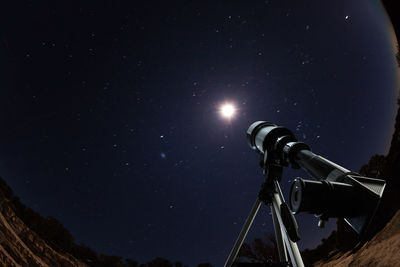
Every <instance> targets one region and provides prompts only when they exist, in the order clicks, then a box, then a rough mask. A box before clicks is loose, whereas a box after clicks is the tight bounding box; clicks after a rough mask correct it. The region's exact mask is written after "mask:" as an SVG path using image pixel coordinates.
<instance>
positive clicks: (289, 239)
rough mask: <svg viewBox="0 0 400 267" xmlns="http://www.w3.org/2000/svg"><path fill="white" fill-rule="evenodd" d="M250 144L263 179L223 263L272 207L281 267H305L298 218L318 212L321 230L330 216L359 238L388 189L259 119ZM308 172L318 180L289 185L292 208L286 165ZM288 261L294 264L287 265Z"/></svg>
mask: <svg viewBox="0 0 400 267" xmlns="http://www.w3.org/2000/svg"><path fill="white" fill-rule="evenodd" d="M247 141H248V144H249V146H250V147H251V148H252V149H253V150H255V151H256V152H257V153H258V154H259V155H260V167H261V168H262V169H263V175H264V177H265V181H264V183H263V184H262V186H261V190H260V192H259V194H258V196H257V199H256V201H255V203H254V205H253V208H252V209H251V211H250V214H249V216H248V218H247V219H246V221H245V223H244V226H243V228H242V230H241V232H240V234H239V237H238V238H237V240H236V243H235V245H234V247H233V249H232V251H231V253H230V255H229V257H228V259H227V261H226V263H225V267H231V266H232V265H233V263H234V261H235V259H236V257H237V254H238V252H239V249H240V247H241V245H242V243H243V241H244V239H245V238H246V235H247V232H248V231H249V229H250V227H251V224H252V222H253V220H254V218H255V216H256V215H257V212H258V210H259V208H260V207H261V204H262V203H264V204H266V205H268V206H270V208H271V215H272V219H273V225H274V231H275V236H276V245H277V249H278V254H279V260H280V264H282V265H283V266H300V267H301V266H304V264H303V261H302V258H301V255H300V252H299V249H298V247H297V244H296V242H297V241H299V240H300V235H299V231H298V225H297V222H296V220H295V217H294V214H298V213H308V214H314V215H315V216H316V217H317V218H318V219H319V222H318V226H319V227H324V225H325V223H326V222H327V221H328V219H329V218H344V220H345V221H346V222H347V223H348V224H349V225H350V226H351V227H352V228H353V229H354V230H355V231H356V232H357V233H358V234H360V235H362V234H363V233H364V232H365V231H366V229H367V227H368V225H369V223H370V222H371V220H372V218H373V216H374V214H375V212H376V210H377V208H378V206H379V202H380V199H381V197H382V194H383V191H384V189H385V184H386V183H385V181H384V180H381V179H375V178H369V177H364V176H361V175H360V174H358V173H355V172H352V171H350V170H348V169H346V168H343V167H342V166H339V165H338V164H336V163H333V162H331V161H329V160H328V159H325V158H323V157H321V156H319V155H317V154H314V153H313V152H312V151H311V147H310V146H309V145H307V144H306V143H304V142H299V141H298V140H297V138H296V137H295V135H294V134H293V133H292V132H291V131H290V130H289V129H287V128H285V127H282V126H277V125H276V124H273V123H270V122H266V121H257V122H255V123H253V124H251V125H250V127H249V128H248V130H247ZM288 166H291V167H292V168H294V169H300V168H301V169H303V170H305V171H306V172H307V173H308V174H309V175H310V176H311V177H312V178H314V180H306V179H302V178H296V179H295V180H294V182H293V183H292V185H291V188H290V193H289V202H288V203H289V204H287V203H286V202H285V199H284V197H283V194H282V191H281V189H280V186H279V182H280V181H281V179H282V172H283V167H288ZM289 259H290V261H289Z"/></svg>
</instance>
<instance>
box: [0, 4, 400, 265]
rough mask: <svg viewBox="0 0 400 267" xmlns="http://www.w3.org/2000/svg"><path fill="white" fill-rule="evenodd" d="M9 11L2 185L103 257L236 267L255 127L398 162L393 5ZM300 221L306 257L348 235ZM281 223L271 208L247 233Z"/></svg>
mask: <svg viewBox="0 0 400 267" xmlns="http://www.w3.org/2000/svg"><path fill="white" fill-rule="evenodd" d="M14 2H18V3H14ZM1 11H2V14H3V15H2V16H1V24H0V37H1V42H2V43H1V49H0V70H1V72H0V77H1V79H0V127H1V129H0V175H1V176H2V177H3V178H4V179H5V180H6V182H7V183H8V184H9V185H10V186H11V187H12V188H13V190H14V191H15V193H16V194H17V195H18V196H20V197H21V199H22V202H23V203H25V204H26V205H27V206H29V207H31V208H32V209H34V210H36V211H38V212H39V213H40V214H42V215H43V216H53V217H55V218H57V219H58V220H60V222H62V223H63V224H64V225H65V227H66V228H67V229H69V230H70V231H71V233H72V234H73V236H74V238H75V240H76V241H77V242H78V243H80V242H82V243H84V244H86V245H88V246H89V247H91V248H93V249H94V250H95V251H97V252H99V253H100V252H102V253H107V254H115V255H120V256H123V257H127V258H132V259H135V260H138V261H140V262H144V261H148V260H151V259H153V258H155V257H157V256H161V257H164V258H167V259H169V260H171V261H175V260H179V261H182V262H183V263H185V264H190V265H191V266H195V265H196V264H198V263H201V262H210V263H212V264H213V265H215V266H222V265H223V263H224V262H225V259H226V257H227V256H228V254H229V252H230V250H231V248H232V246H233V244H234V241H235V240H236V237H237V235H238V233H239V231H240V229H241V226H242V224H243V222H244V220H245V218H246V217H247V215H248V212H249V211H250V208H251V206H252V203H253V202H254V200H255V198H256V196H257V193H258V190H259V187H260V184H261V183H262V181H263V176H262V171H261V169H259V167H258V155H257V154H256V153H255V152H254V151H252V150H251V149H250V148H249V147H248V145H247V141H246V137H245V132H246V130H247V128H248V126H249V125H250V124H251V123H253V122H254V121H257V120H267V121H271V122H274V123H276V124H279V125H284V126H286V127H288V128H289V129H291V130H293V131H294V132H295V134H296V136H297V137H298V138H299V139H300V140H302V141H304V142H307V143H308V144H309V145H310V146H311V147H312V148H313V151H314V152H315V153H317V154H320V155H322V156H324V157H326V158H328V159H330V160H332V161H334V162H336V163H338V164H340V165H342V166H343V167H346V168H348V169H351V170H353V171H358V170H359V169H360V167H361V165H362V164H365V163H367V162H368V160H369V158H370V157H371V156H372V155H373V154H376V153H380V154H383V153H386V152H387V149H388V146H389V143H390V138H391V134H392V132H393V125H394V116H395V110H396V99H397V93H398V92H397V89H398V88H399V80H398V69H397V67H396V62H395V56H394V55H395V37H394V34H393V31H392V28H391V26H390V23H389V21H388V19H387V17H386V15H385V13H384V11H383V9H382V7H381V5H380V4H378V2H377V1H373V0H371V1H365V0H354V1H345V0H341V1H318V0H315V1H286V0H284V1H282V0H280V1H231V2H222V1H197V2H195V1H186V2H183V1H182V2H179V1H141V2H136V1H126V2H125V1H124V2H122V1H107V2H106V1H76V2H75V3H72V1H7V2H4V3H3V4H2V8H1ZM223 103H232V104H233V105H234V106H235V114H234V116H233V117H232V118H231V119H224V118H223V117H222V116H221V114H220V111H219V109H220V107H221V105H222V104H223ZM296 176H301V177H303V178H308V176H307V175H306V174H305V173H304V172H302V171H294V170H289V169H285V170H284V179H283V180H282V186H283V189H284V191H285V192H287V190H288V188H289V185H290V181H292V180H293V178H295V177H296ZM286 196H287V194H286ZM297 218H298V223H299V226H300V234H301V236H302V240H301V241H300V242H299V243H298V244H299V247H300V249H304V248H306V247H314V246H315V245H317V244H318V242H319V241H320V240H321V238H322V237H324V236H326V235H327V234H329V233H330V232H331V230H332V229H333V227H334V226H335V221H334V220H331V221H330V223H329V224H328V226H327V228H326V229H324V230H321V229H318V228H317V220H316V219H315V218H314V217H313V216H312V215H301V216H297ZM271 226H272V222H271V217H270V215H269V209H267V208H264V209H263V210H262V211H261V212H260V213H259V216H258V218H257V220H256V221H255V225H254V227H253V228H252V230H251V232H250V234H249V239H248V240H251V239H252V238H255V237H260V236H262V235H263V234H264V233H267V232H272V231H273V229H272V227H271Z"/></svg>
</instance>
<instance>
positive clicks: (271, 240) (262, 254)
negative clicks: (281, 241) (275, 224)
mask: <svg viewBox="0 0 400 267" xmlns="http://www.w3.org/2000/svg"><path fill="white" fill-rule="evenodd" d="M243 260H245V261H250V262H253V263H258V262H267V261H278V260H279V258H278V250H277V248H276V240H275V236H274V235H272V234H266V235H265V237H264V238H256V239H254V240H253V241H252V242H251V243H250V244H247V243H244V244H243V245H242V247H241V248H240V250H239V253H238V261H243Z"/></svg>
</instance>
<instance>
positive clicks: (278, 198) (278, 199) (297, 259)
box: [271, 181, 304, 267]
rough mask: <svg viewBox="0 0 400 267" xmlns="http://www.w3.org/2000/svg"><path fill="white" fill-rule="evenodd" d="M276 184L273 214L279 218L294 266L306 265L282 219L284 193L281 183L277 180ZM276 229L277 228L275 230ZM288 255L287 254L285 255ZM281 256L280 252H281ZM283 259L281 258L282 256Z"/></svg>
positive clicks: (302, 266)
mask: <svg viewBox="0 0 400 267" xmlns="http://www.w3.org/2000/svg"><path fill="white" fill-rule="evenodd" d="M275 186H276V189H277V190H276V191H277V192H276V193H274V195H273V198H272V207H271V208H273V209H274V211H275V212H273V213H272V214H273V215H275V216H276V219H277V220H278V223H279V228H280V230H281V235H280V236H281V237H283V241H284V242H285V245H286V250H287V252H288V254H289V256H290V261H291V262H292V266H293V267H304V263H303V259H302V258H301V255H300V251H299V248H298V247H297V244H296V243H295V242H293V241H292V240H290V239H289V237H288V235H287V233H286V229H285V226H284V224H283V221H282V217H281V212H280V206H281V204H282V202H283V201H284V200H283V195H282V191H281V188H280V186H279V183H278V182H277V181H275ZM273 218H274V226H275V217H273ZM275 231H276V230H275ZM275 233H276V237H277V241H278V236H279V235H278V233H277V232H275ZM278 251H279V246H278ZM285 256H286V257H287V255H285ZM279 258H280V254H279ZM280 259H281V258H280ZM281 260H282V259H281Z"/></svg>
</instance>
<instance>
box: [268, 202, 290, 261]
mask: <svg viewBox="0 0 400 267" xmlns="http://www.w3.org/2000/svg"><path fill="white" fill-rule="evenodd" d="M271 214H272V222H273V223H274V230H275V237H276V246H277V249H278V254H279V260H280V261H281V262H287V261H288V256H287V251H286V247H285V243H284V237H283V236H284V232H283V231H285V229H282V228H281V227H280V226H279V219H278V216H277V215H276V211H275V208H274V206H273V205H271Z"/></svg>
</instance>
